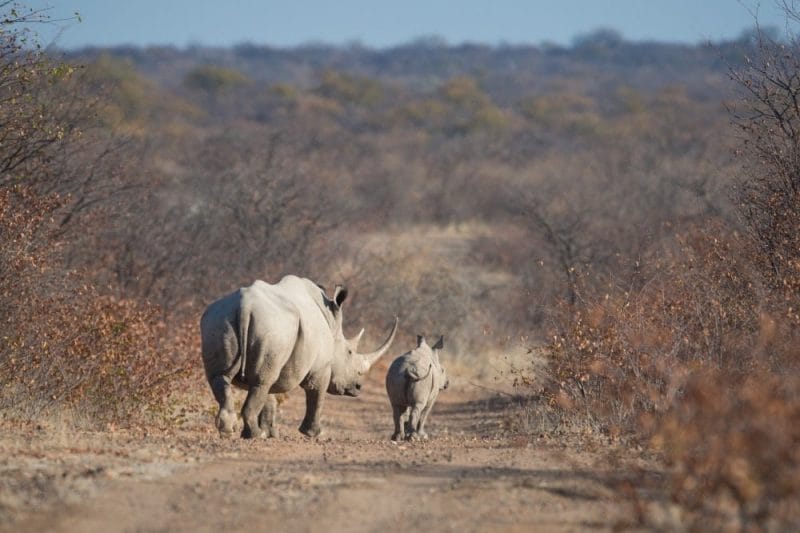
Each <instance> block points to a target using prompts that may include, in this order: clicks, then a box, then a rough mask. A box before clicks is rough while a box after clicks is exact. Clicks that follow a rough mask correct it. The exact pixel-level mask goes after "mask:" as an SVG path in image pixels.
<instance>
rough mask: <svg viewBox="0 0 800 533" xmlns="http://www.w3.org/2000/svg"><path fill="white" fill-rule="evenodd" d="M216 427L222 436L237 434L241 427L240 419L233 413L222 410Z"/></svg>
mask: <svg viewBox="0 0 800 533" xmlns="http://www.w3.org/2000/svg"><path fill="white" fill-rule="evenodd" d="M216 426H217V429H218V430H219V432H220V434H223V433H224V434H229V433H230V434H232V433H236V430H237V429H238V426H239V419H238V418H237V416H236V413H234V412H233V411H229V410H226V409H220V412H219V414H218V415H217V419H216Z"/></svg>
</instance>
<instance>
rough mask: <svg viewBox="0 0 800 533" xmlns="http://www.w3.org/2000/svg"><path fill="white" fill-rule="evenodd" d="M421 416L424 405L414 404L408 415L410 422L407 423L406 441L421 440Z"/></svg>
mask: <svg viewBox="0 0 800 533" xmlns="http://www.w3.org/2000/svg"><path fill="white" fill-rule="evenodd" d="M421 414H422V405H420V404H414V405H412V406H411V413H410V414H409V415H408V422H406V440H420V439H421V435H420V434H419V433H418V429H419V421H420V415H421Z"/></svg>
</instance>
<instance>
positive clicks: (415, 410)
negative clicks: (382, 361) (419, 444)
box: [386, 335, 449, 441]
mask: <svg viewBox="0 0 800 533" xmlns="http://www.w3.org/2000/svg"><path fill="white" fill-rule="evenodd" d="M442 347H444V337H440V338H439V340H438V341H437V342H436V344H434V345H433V346H432V347H431V346H428V344H427V343H426V342H425V337H423V336H421V335H420V336H417V347H416V348H415V349H413V350H411V351H410V352H406V353H404V354H403V355H401V356H400V357H398V358H397V359H395V360H394V361H393V362H392V364H391V366H390V367H389V371H388V372H387V373H386V392H387V393H388V394H389V401H390V402H391V404H392V414H393V415H394V435H392V440H394V441H398V440H401V439H402V438H406V439H408V440H417V439H427V438H428V435H427V433H425V421H426V420H427V419H428V415H429V414H430V412H431V408H433V403H434V402H435V401H436V397H437V396H439V391H440V390H444V389H446V388H447V386H448V385H449V381H448V379H447V374H445V372H444V368H443V367H442V365H441V364H440V363H439V350H441V349H442ZM409 410H410V411H411V413H410V414H409V413H408V411H409ZM407 415H408V421H407V422H405V434H404V433H403V432H402V425H401V421H405V419H406V416H407Z"/></svg>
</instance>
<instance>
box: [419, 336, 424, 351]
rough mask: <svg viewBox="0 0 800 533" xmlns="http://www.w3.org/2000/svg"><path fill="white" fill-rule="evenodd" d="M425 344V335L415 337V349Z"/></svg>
mask: <svg viewBox="0 0 800 533" xmlns="http://www.w3.org/2000/svg"><path fill="white" fill-rule="evenodd" d="M423 344H425V335H417V348H419V347H420V346H422V345H423Z"/></svg>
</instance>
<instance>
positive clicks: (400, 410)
mask: <svg viewBox="0 0 800 533" xmlns="http://www.w3.org/2000/svg"><path fill="white" fill-rule="evenodd" d="M406 411H407V408H406V407H400V406H399V405H392V417H393V418H394V433H393V434H392V440H393V441H395V442H397V441H399V440H403V437H404V436H405V435H404V431H403V429H404V428H403V424H404V422H405V420H404V419H405V414H406Z"/></svg>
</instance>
